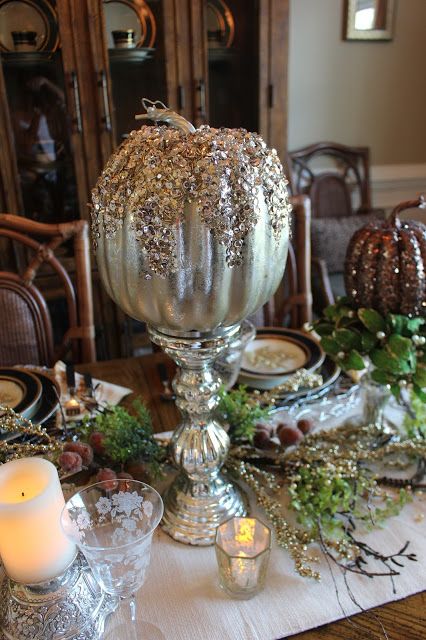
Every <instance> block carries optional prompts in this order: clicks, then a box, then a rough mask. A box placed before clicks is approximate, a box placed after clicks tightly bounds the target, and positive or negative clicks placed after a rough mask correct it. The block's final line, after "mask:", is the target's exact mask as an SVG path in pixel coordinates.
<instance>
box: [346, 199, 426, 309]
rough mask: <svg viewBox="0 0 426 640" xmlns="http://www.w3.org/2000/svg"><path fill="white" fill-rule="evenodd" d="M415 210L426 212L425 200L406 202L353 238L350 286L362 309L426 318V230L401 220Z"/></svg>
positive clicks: (348, 254)
mask: <svg viewBox="0 0 426 640" xmlns="http://www.w3.org/2000/svg"><path fill="white" fill-rule="evenodd" d="M414 207H416V208H417V207H421V208H425V207H426V200H425V198H424V197H423V196H421V197H420V198H419V199H417V200H409V201H407V202H402V203H401V204H399V205H398V206H397V207H395V209H394V210H393V211H392V214H391V216H390V217H389V218H388V219H387V220H384V221H381V220H377V221H374V222H370V223H369V224H367V225H365V226H364V227H362V228H361V229H359V230H358V231H356V232H355V233H354V235H353V236H352V238H351V240H350V242H349V246H348V250H347V252H346V260H345V286H346V293H347V295H348V296H349V298H350V299H351V300H352V301H353V302H354V303H355V305H356V306H357V307H371V308H373V309H376V310H377V311H380V312H381V313H383V314H386V313H401V314H404V315H409V314H411V315H416V316H419V315H426V225H425V224H422V223H421V222H415V221H414V220H408V221H403V220H400V219H399V218H398V213H399V212H400V211H404V210H405V209H410V208H414Z"/></svg>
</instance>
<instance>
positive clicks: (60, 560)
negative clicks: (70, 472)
mask: <svg viewBox="0 0 426 640" xmlns="http://www.w3.org/2000/svg"><path fill="white" fill-rule="evenodd" d="M64 504H65V501H64V496H63V494H62V489H61V484H60V482H59V476H58V472H57V471H56V468H55V466H54V465H53V464H52V463H51V462H48V461H47V460H43V459H42V458H22V459H20V460H12V461H11V462H7V463H6V464H4V465H1V466H0V556H1V559H2V561H3V564H4V567H5V569H6V573H7V574H8V576H9V577H10V578H12V580H15V581H16V582H20V583H23V584H35V583H37V582H45V581H47V580H51V579H52V578H55V577H56V576H59V575H61V573H63V572H64V571H65V569H66V568H67V567H68V565H70V564H71V562H72V560H73V558H74V557H75V554H76V548H75V545H74V544H73V543H72V542H71V541H70V540H68V539H67V538H66V536H65V534H64V533H63V531H62V529H61V526H60V517H61V511H62V508H63V506H64Z"/></svg>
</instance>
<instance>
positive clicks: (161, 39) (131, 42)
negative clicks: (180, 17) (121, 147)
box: [99, 0, 168, 144]
mask: <svg viewBox="0 0 426 640" xmlns="http://www.w3.org/2000/svg"><path fill="white" fill-rule="evenodd" d="M102 10H103V17H104V21H103V23H104V28H105V41H106V43H107V48H108V62H109V74H110V79H111V87H112V105H113V108H112V111H113V113H112V114H111V116H109V115H108V113H107V114H105V115H106V117H111V118H113V119H114V120H113V122H112V123H111V124H113V125H115V126H114V137H115V140H114V142H115V144H119V143H120V142H121V141H122V140H123V138H124V137H126V136H127V135H128V134H129V132H130V131H132V129H135V127H136V126H140V124H138V125H137V122H136V121H135V115H136V114H137V113H142V112H143V108H142V105H141V98H148V99H150V100H153V101H154V100H161V101H162V102H164V104H167V103H168V86H167V78H166V53H165V48H166V38H167V35H166V33H167V29H166V27H165V19H164V2H162V1H161V0H146V1H145V0H103V2H102ZM101 75H102V73H101ZM99 81H100V82H106V78H102V77H100V80H99Z"/></svg>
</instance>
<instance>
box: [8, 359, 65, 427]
mask: <svg viewBox="0 0 426 640" xmlns="http://www.w3.org/2000/svg"><path fill="white" fill-rule="evenodd" d="M59 394H60V390H59V387H58V385H57V383H56V381H55V380H54V378H52V377H51V376H49V375H48V374H47V373H45V372H43V371H39V370H38V369H27V368H22V369H19V368H5V367H0V405H3V406H6V407H10V408H12V409H13V410H14V411H16V413H20V414H21V415H22V416H23V417H24V418H28V419H29V420H31V422H32V423H33V424H36V425H37V424H41V423H42V422H45V420H47V419H48V418H50V417H51V416H52V415H53V413H54V412H55V411H56V409H57V408H58V405H59V400H58V399H59Z"/></svg>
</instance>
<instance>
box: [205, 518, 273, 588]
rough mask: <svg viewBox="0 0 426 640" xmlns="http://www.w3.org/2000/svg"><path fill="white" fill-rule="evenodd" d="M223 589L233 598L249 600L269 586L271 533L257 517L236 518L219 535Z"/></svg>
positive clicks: (225, 525)
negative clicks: (266, 583) (266, 585)
mask: <svg viewBox="0 0 426 640" xmlns="http://www.w3.org/2000/svg"><path fill="white" fill-rule="evenodd" d="M215 546H216V557H217V561H218V565H219V581H220V586H221V587H222V589H223V590H224V591H226V593H227V594H228V595H230V596H231V597H233V598H241V599H247V598H251V597H253V596H254V595H256V593H258V592H259V591H260V590H261V589H262V588H263V586H264V584H265V579H266V571H267V568H268V562H269V554H270V550H271V531H270V529H269V528H268V527H267V526H266V525H264V524H263V523H262V522H260V520H257V518H232V519H231V520H228V521H227V522H224V523H223V524H221V525H220V526H219V527H218V529H217V532H216V541H215Z"/></svg>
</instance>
